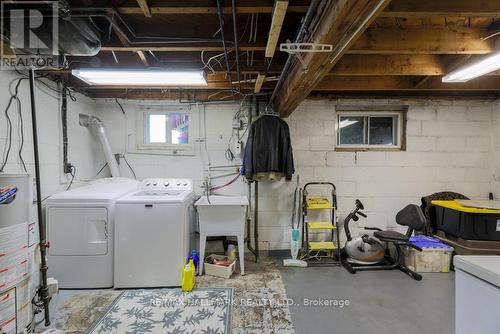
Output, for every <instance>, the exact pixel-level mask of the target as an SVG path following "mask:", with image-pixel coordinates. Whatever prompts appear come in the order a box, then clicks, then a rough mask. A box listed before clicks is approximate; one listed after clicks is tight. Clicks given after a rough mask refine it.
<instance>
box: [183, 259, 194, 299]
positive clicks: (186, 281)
mask: <svg viewBox="0 0 500 334" xmlns="http://www.w3.org/2000/svg"><path fill="white" fill-rule="evenodd" d="M194 283H195V282H194V263H193V260H189V263H188V264H186V265H185V266H184V268H183V269H182V291H184V292H189V291H191V290H193V288H194Z"/></svg>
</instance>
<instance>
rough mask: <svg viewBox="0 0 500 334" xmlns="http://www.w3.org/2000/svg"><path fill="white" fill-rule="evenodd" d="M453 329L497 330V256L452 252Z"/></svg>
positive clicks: (467, 333) (484, 333)
mask: <svg viewBox="0 0 500 334" xmlns="http://www.w3.org/2000/svg"><path fill="white" fill-rule="evenodd" d="M454 262H455V271H456V281H455V291H456V292H455V296H456V300H455V304H456V309H455V333H456V334H471V333H477V334H498V333H500V320H499V311H500V256H455V259H454Z"/></svg>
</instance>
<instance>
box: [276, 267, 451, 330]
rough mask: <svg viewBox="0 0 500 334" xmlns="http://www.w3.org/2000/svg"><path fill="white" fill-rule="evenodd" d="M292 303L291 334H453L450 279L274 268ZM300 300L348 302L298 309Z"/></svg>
mask: <svg viewBox="0 0 500 334" xmlns="http://www.w3.org/2000/svg"><path fill="white" fill-rule="evenodd" d="M280 271H281V275H282V277H283V281H284V283H285V287H286V292H287V295H288V298H291V299H293V301H294V304H295V306H292V307H291V315H292V320H293V323H294V326H295V331H296V333H314V334H322V333H325V334H337V333H338V334H351V333H352V334H360V333H370V334H400V333H405V334H424V333H440V334H453V333H454V327H455V326H454V310H455V291H454V289H455V274H454V273H453V272H452V273H450V274H442V273H432V274H424V275H423V276H424V279H423V280H422V281H420V282H417V281H414V280H413V279H411V278H409V277H407V276H406V275H404V274H403V273H401V272H400V271H397V270H393V271H371V272H370V271H368V272H358V273H356V274H355V275H351V274H349V273H348V272H347V271H346V270H345V269H343V268H339V267H322V268H320V267H313V268H290V267H286V268H285V267H280ZM305 298H308V299H309V300H311V299H317V298H323V299H348V300H349V301H350V306H348V307H344V308H338V307H324V306H322V307H311V306H304V303H303V300H304V299H305Z"/></svg>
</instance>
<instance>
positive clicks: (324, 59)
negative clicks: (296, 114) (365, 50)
mask: <svg viewBox="0 0 500 334" xmlns="http://www.w3.org/2000/svg"><path fill="white" fill-rule="evenodd" d="M388 3H389V1H388V0H378V1H374V0H339V1H328V2H327V3H326V5H325V8H323V9H322V11H321V13H316V17H315V18H314V19H313V20H314V21H316V24H317V27H318V28H317V29H316V30H315V31H313V32H312V36H311V40H312V41H313V42H314V43H320V44H333V51H332V53H307V54H304V56H303V59H304V65H305V66H307V68H308V70H307V71H306V72H305V71H304V68H303V64H301V63H300V62H298V63H295V65H294V66H293V67H292V69H291V71H290V72H289V74H288V75H287V77H286V78H285V80H284V82H283V84H282V85H281V87H279V88H278V91H277V92H276V100H275V101H274V108H275V110H277V111H278V112H279V113H280V114H281V115H282V116H288V115H290V114H291V113H292V112H293V111H294V110H295V108H296V107H297V106H298V105H299V104H300V103H301V102H302V101H303V100H304V99H305V98H306V97H307V95H309V93H310V92H311V91H312V90H313V89H314V86H315V85H316V84H318V83H319V82H320V81H321V80H322V79H323V77H324V76H325V75H326V74H328V72H330V70H331V69H332V68H333V67H334V66H335V64H336V63H337V62H338V60H339V59H340V57H341V56H342V55H343V54H344V53H345V51H346V50H348V49H349V47H350V46H351V45H352V43H354V42H355V41H356V39H357V38H358V37H359V36H360V35H361V34H362V33H363V32H364V30H365V29H366V28H367V27H368V26H369V25H370V24H371V22H372V21H373V20H374V19H375V18H376V17H377V15H378V14H379V13H380V12H381V11H382V10H383V9H384V7H385V6H386V5H387V4H388Z"/></svg>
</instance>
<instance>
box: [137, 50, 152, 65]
mask: <svg viewBox="0 0 500 334" xmlns="http://www.w3.org/2000/svg"><path fill="white" fill-rule="evenodd" d="M137 55H138V56H139V58H140V59H141V61H142V63H143V64H144V66H146V67H149V62H148V58H147V57H146V54H145V53H144V51H137Z"/></svg>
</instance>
